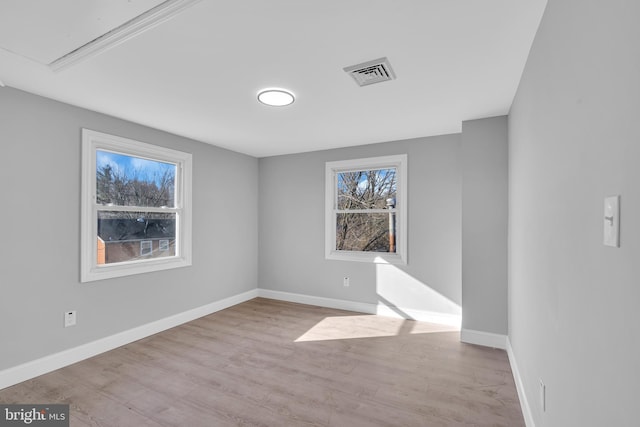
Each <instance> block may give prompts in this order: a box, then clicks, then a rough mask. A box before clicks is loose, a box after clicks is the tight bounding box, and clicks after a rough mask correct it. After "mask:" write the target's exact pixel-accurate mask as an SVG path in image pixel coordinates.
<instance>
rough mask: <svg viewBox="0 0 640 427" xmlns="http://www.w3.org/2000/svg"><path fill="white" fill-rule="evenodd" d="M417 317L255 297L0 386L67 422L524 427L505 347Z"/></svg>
mask: <svg viewBox="0 0 640 427" xmlns="http://www.w3.org/2000/svg"><path fill="white" fill-rule="evenodd" d="M459 339H460V334H459V332H458V331H455V330H452V329H451V328H447V327H442V326H439V325H432V324H429V323H424V322H416V321H410V320H402V319H394V318H387V317H381V316H373V315H363V314H359V313H353V312H348V311H341V310H333V309H327V308H320V307H313V306H307V305H302V304H293V303H287V302H282V301H275V300H269V299H264V298H256V299H254V300H251V301H248V302H246V303H243V304H239V305H236V306H234V307H232V308H229V309H226V310H222V311H220V312H218V313H215V314H212V315H209V316H206V317H203V318H201V319H198V320H195V321H193V322H190V323H187V324H184V325H182V326H179V327H176V328H173V329H170V330H168V331H165V332H162V333H160V334H157V335H153V336H151V337H148V338H145V339H143V340H140V341H137V342H135V343H132V344H129V345H126V346H123V347H120V348H117V349H115V350H112V351H110V352H107V353H104V354H102V355H99V356H96V357H93V358H91V359H87V360H85V361H82V362H79V363H76V364H74V365H71V366H68V367H65V368H63V369H59V370H57V371H54V372H51V373H49V374H46V375H42V376H40V377H37V378H35V379H33V380H30V381H26V382H24V383H21V384H17V385H15V386H13V387H9V388H6V389H4V390H0V402H2V403H68V404H70V405H71V407H70V408H71V426H108V427H112V426H136V427H139V426H189V427H192V426H338V427H342V426H345V427H357V426H403V427H409V426H505V427H507V426H508V427H517V426H524V420H523V417H522V413H521V411H520V404H519V401H518V396H517V393H516V389H515V385H514V382H513V377H512V374H511V370H510V367H509V361H508V359H507V355H506V353H505V352H504V351H502V350H495V349H489V348H484V347H479V346H474V345H469V344H463V343H460V341H459Z"/></svg>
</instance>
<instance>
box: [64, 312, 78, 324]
mask: <svg viewBox="0 0 640 427" xmlns="http://www.w3.org/2000/svg"><path fill="white" fill-rule="evenodd" d="M75 324H76V312H75V310H74V311H67V312H65V313H64V327H65V328H68V327H69V326H74V325H75Z"/></svg>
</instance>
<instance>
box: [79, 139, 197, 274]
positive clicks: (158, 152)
mask: <svg viewBox="0 0 640 427" xmlns="http://www.w3.org/2000/svg"><path fill="white" fill-rule="evenodd" d="M97 150H104V151H112V152H116V153H120V154H125V155H127V156H136V157H141V158H144V159H153V160H159V161H164V162H167V163H172V164H175V165H176V182H175V194H176V201H175V202H176V203H175V204H176V206H175V207H171V208H166V209H162V208H155V207H149V208H147V207H142V208H139V209H143V210H145V211H149V212H167V213H174V214H175V215H176V221H177V224H176V231H177V235H176V254H175V256H171V257H159V258H148V259H144V260H134V261H130V262H120V263H114V264H106V265H97V247H96V237H97V236H98V230H97V226H98V222H97V215H98V211H100V210H115V211H135V210H138V209H135V207H133V206H127V207H122V206H104V205H98V204H97V203H96V151H97ZM192 170H193V155H192V154H191V153H186V152H183V151H178V150H173V149H170V148H166V147H160V146H156V145H152V144H147V143H145V142H140V141H136V140H133V139H129V138H123V137H119V136H115V135H109V134H106V133H102V132H97V131H93V130H90V129H82V182H81V188H82V195H81V204H82V207H81V216H80V281H81V282H83V283H84V282H91V281H94V280H103V279H110V278H113V277H122V276H129V275H132V274H140V273H148V272H152V271H160V270H167V269H171V268H179V267H188V266H190V265H191V263H192V261H191V258H192V253H191V249H192V248H191V246H192V243H191V241H192V224H191V223H192V213H191V211H192V200H191V197H192V196H191V193H192V173H193V172H192Z"/></svg>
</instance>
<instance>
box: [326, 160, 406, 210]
mask: <svg viewBox="0 0 640 427" xmlns="http://www.w3.org/2000/svg"><path fill="white" fill-rule="evenodd" d="M337 185H338V188H337V196H338V206H337V208H338V209H384V208H386V206H387V199H395V197H396V186H397V183H396V169H395V168H392V169H378V170H362V171H355V172H341V173H338V174H337Z"/></svg>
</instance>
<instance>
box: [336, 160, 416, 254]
mask: <svg viewBox="0 0 640 427" xmlns="http://www.w3.org/2000/svg"><path fill="white" fill-rule="evenodd" d="M406 176H407V156H406V154H404V155H397V156H387V157H374V158H368V159H357V160H345V161H338V162H328V163H327V164H326V172H325V197H326V199H325V208H326V212H325V218H326V223H325V255H326V258H327V259H336V260H350V261H365V262H380V263H394V264H406V259H407V209H406V204H407V198H406V194H407V193H406V189H407V178H406Z"/></svg>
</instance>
